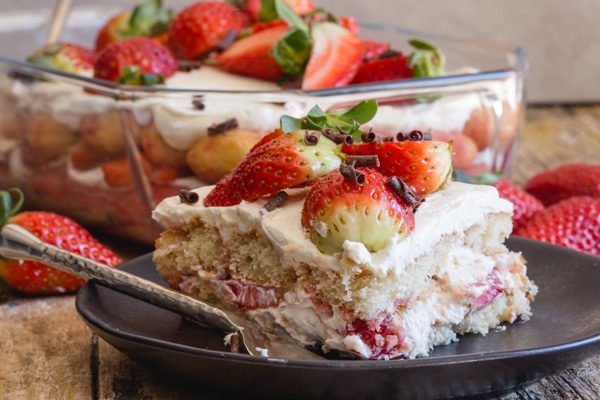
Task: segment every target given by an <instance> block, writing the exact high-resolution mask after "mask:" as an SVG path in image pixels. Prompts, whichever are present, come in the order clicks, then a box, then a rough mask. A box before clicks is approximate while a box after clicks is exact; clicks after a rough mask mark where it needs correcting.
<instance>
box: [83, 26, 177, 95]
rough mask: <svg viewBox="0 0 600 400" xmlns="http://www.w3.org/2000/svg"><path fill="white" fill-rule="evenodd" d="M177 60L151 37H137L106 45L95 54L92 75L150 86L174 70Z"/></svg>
mask: <svg viewBox="0 0 600 400" xmlns="http://www.w3.org/2000/svg"><path fill="white" fill-rule="evenodd" d="M177 69H178V67H177V61H176V60H175V58H174V57H173V54H172V53H171V52H170V51H169V49H167V48H166V47H165V46H164V45H162V44H160V43H159V42H158V41H156V40H155V39H151V38H145V37H138V38H132V39H125V40H121V41H119V42H114V43H111V44H109V45H108V46H106V47H105V48H104V50H102V51H101V52H100V53H99V54H98V58H97V59H96V63H95V64H94V77H96V78H99V79H105V80H108V81H112V82H119V83H124V84H130V85H154V84H159V83H164V81H165V79H167V78H169V77H171V76H172V75H173V74H174V73H175V72H177Z"/></svg>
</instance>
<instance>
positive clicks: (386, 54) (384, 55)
mask: <svg viewBox="0 0 600 400" xmlns="http://www.w3.org/2000/svg"><path fill="white" fill-rule="evenodd" d="M401 55H402V53H401V52H399V51H398V50H393V49H387V50H385V51H383V52H382V53H381V54H380V55H379V57H378V58H380V59H381V58H390V57H396V56H401Z"/></svg>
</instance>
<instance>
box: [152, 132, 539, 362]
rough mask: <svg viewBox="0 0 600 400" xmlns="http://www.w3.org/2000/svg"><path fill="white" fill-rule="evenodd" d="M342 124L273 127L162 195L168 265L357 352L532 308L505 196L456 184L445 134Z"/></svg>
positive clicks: (217, 294) (259, 312)
mask: <svg viewBox="0 0 600 400" xmlns="http://www.w3.org/2000/svg"><path fill="white" fill-rule="evenodd" d="M346 132H347V131H344V134H334V135H332V134H331V131H330V130H328V129H324V130H323V131H322V132H315V131H307V130H305V129H302V130H297V131H291V132H287V133H283V132H281V131H276V132H273V133H272V134H271V135H269V136H268V137H267V138H266V139H265V140H263V141H262V142H261V143H260V144H258V145H257V146H256V147H254V148H253V149H252V150H251V151H250V153H249V155H248V157H247V158H246V159H245V160H244V161H243V162H242V163H241V164H240V165H239V166H238V167H236V168H235V169H234V171H233V172H232V173H231V174H230V175H228V176H227V177H225V178H224V179H223V180H221V181H220V182H219V183H217V185H214V186H205V187H202V188H198V189H194V190H192V191H184V192H182V193H180V195H179V196H173V197H169V198H167V199H165V200H163V201H162V202H161V203H160V204H159V205H158V206H157V207H156V208H155V210H154V211H153V218H154V219H155V220H156V221H157V222H159V223H160V224H161V225H162V226H165V227H167V228H166V230H165V231H164V232H163V233H161V236H160V237H159V239H158V240H157V242H156V250H155V251H154V256H153V259H154V262H155V264H156V266H157V269H158V271H159V273H160V274H161V275H162V276H163V277H164V279H165V280H166V281H167V282H168V284H169V285H170V286H171V287H172V288H174V289H175V290H178V291H181V292H183V293H185V294H188V295H190V296H193V297H196V298H199V299H202V300H204V301H207V302H210V303H213V304H215V305H217V306H219V307H224V308H229V309H232V310H234V311H237V312H239V313H243V314H244V315H245V316H246V317H248V318H252V319H253V320H255V321H257V322H258V323H259V324H260V326H261V327H262V328H263V329H264V330H266V331H269V332H273V333H276V334H279V335H284V336H286V337H289V338H290V339H291V340H294V341H296V342H297V343H298V344H299V345H302V346H308V347H310V348H317V349H319V350H320V351H323V352H324V353H326V354H336V353H339V354H348V353H350V354H353V355H355V356H357V357H360V358H363V359H389V358H395V357H404V358H415V357H423V356H427V355H428V354H429V352H430V351H431V350H432V348H433V347H434V346H438V345H444V344H449V343H451V342H454V341H456V340H458V338H459V336H460V335H464V334H482V335H485V334H487V333H488V332H489V331H490V330H496V329H504V327H505V326H504V325H505V324H510V323H514V322H517V321H527V320H528V319H529V318H530V317H531V308H530V303H531V301H532V300H533V298H534V296H535V294H536V292H537V287H536V286H535V284H534V283H533V282H532V281H530V280H529V279H528V277H527V269H526V263H525V260H524V259H523V257H522V256H521V255H520V254H518V253H514V252H511V251H509V250H508V249H507V247H505V245H504V240H505V238H506V237H507V236H508V235H509V234H510V232H511V230H512V221H511V215H512V210H513V209H512V204H511V203H510V202H508V201H506V200H504V199H501V198H500V197H499V196H498V192H497V191H496V189H495V188H494V187H492V186H483V185H472V184H464V183H458V182H453V181H452V179H451V169H452V162H451V156H450V154H451V148H450V146H448V144H447V143H445V142H438V141H431V140H427V139H429V138H428V136H427V135H424V134H423V133H422V132H410V133H408V134H406V135H398V137H396V138H394V139H393V140H390V139H383V138H382V137H380V136H378V135H376V134H374V132H373V131H369V132H367V133H365V132H363V133H362V134H361V135H360V136H361V137H365V138H366V140H367V142H365V143H362V142H360V143H357V142H354V141H353V140H352V139H349V137H355V136H356V135H354V136H353V135H348V134H347V133H346ZM319 133H322V134H321V135H319ZM315 138H316V139H315ZM267 176H273V177H274V179H266V177H267Z"/></svg>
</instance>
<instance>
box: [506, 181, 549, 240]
mask: <svg viewBox="0 0 600 400" xmlns="http://www.w3.org/2000/svg"><path fill="white" fill-rule="evenodd" d="M494 186H495V187H496V189H498V193H499V194H500V197H502V198H504V199H506V200H508V201H510V202H511V203H513V206H514V212H513V218H512V219H513V232H514V231H516V230H517V229H519V228H520V227H521V226H523V225H524V224H525V223H526V222H527V221H529V220H530V219H531V217H533V216H534V215H535V214H536V213H537V212H539V211H542V210H543V209H544V205H543V204H542V202H541V201H539V200H538V199H536V198H535V197H533V196H532V195H530V194H528V193H526V192H525V191H523V190H521V189H520V188H519V187H517V186H515V185H514V184H512V183H510V182H508V181H507V180H505V179H499V180H498V181H497V182H496V183H494Z"/></svg>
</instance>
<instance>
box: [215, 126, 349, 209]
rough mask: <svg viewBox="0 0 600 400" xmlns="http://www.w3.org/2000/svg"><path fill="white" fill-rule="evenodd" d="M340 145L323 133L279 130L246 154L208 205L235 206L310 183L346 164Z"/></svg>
mask: <svg viewBox="0 0 600 400" xmlns="http://www.w3.org/2000/svg"><path fill="white" fill-rule="evenodd" d="M313 139H314V142H313ZM341 157H342V155H341V153H340V151H339V146H338V145H337V144H336V143H334V142H333V141H332V140H330V139H328V138H326V137H320V132H316V131H313V132H311V131H305V130H297V131H294V132H290V133H288V134H286V133H283V131H281V130H277V131H275V132H273V133H271V134H269V135H268V136H267V139H263V140H261V141H260V142H259V143H258V144H257V145H256V146H254V147H253V148H252V149H250V151H249V153H248V154H247V155H246V157H245V158H244V159H243V160H242V162H240V163H239V164H238V165H237V167H236V168H235V169H234V170H233V171H232V172H231V173H230V174H229V175H227V176H226V177H225V178H223V179H222V180H221V181H220V182H219V183H217V185H216V186H215V187H214V188H213V190H212V191H211V192H210V193H209V194H208V196H207V197H206V198H205V199H204V205H205V206H206V207H211V206H231V205H235V204H239V203H240V202H241V201H242V200H246V201H255V200H257V199H258V198H260V197H264V196H271V195H274V194H276V193H277V192H279V191H281V190H283V189H287V188H291V187H297V186H300V185H303V184H306V183H308V182H310V181H312V180H314V179H315V178H317V177H319V176H323V175H325V174H327V173H328V172H330V171H332V170H333V169H335V168H337V167H339V166H340V164H341V163H342V158H341Z"/></svg>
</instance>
